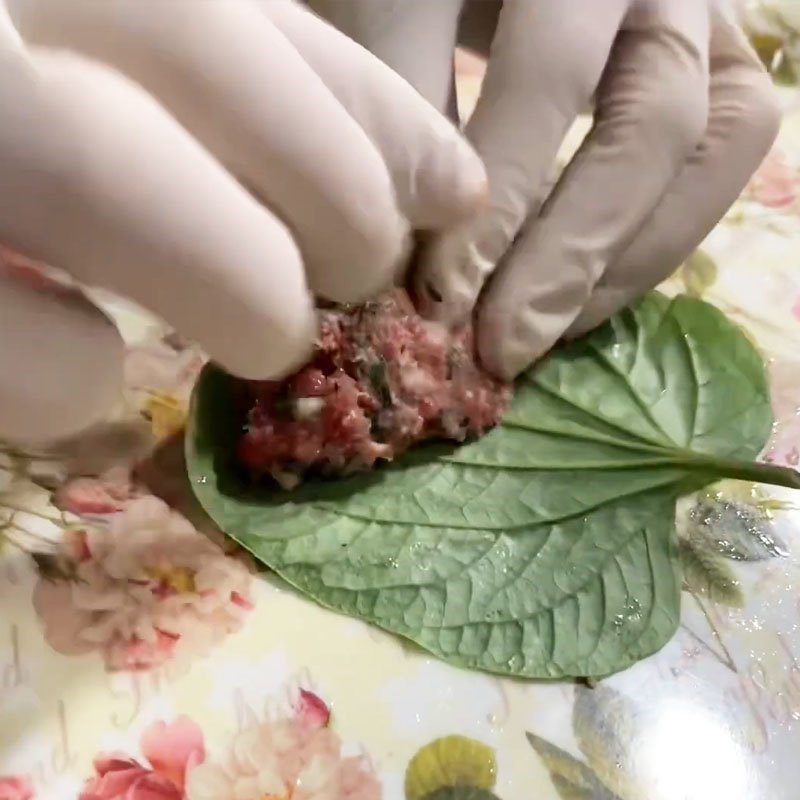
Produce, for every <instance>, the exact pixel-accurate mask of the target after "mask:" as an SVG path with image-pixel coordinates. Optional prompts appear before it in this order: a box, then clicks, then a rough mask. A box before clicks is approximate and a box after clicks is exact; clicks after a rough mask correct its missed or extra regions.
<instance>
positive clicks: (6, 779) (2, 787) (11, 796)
mask: <svg viewBox="0 0 800 800" xmlns="http://www.w3.org/2000/svg"><path fill="white" fill-rule="evenodd" d="M0 800H33V787H32V786H31V784H30V781H29V780H28V779H27V778H26V777H24V776H22V775H0Z"/></svg>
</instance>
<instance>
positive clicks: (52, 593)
mask: <svg viewBox="0 0 800 800" xmlns="http://www.w3.org/2000/svg"><path fill="white" fill-rule="evenodd" d="M58 561H59V563H60V564H61V565H62V573H63V577H60V578H57V579H56V580H52V579H48V578H45V577H40V579H39V581H38V583H37V585H36V588H35V590H34V596H33V601H34V607H35V609H36V611H37V614H38V615H39V617H40V619H41V620H42V622H43V624H44V629H45V638H46V639H47V641H48V643H49V644H50V646H51V647H53V648H54V649H55V650H57V651H58V652H61V653H64V654H66V655H73V654H81V653H88V652H92V651H97V652H100V653H101V654H102V656H103V658H104V660H105V663H106V666H107V668H108V669H111V670H143V669H150V668H153V667H155V666H158V665H160V664H163V663H165V662H166V661H169V660H172V659H181V658H184V657H187V656H195V655H200V654H204V653H206V652H207V651H208V650H209V649H210V648H211V647H212V646H213V645H214V644H215V643H216V642H218V641H220V640H221V639H223V638H224V637H225V636H227V635H228V634H230V633H232V632H234V631H236V630H238V628H239V627H241V625H242V623H243V621H244V618H245V617H246V615H247V613H248V611H249V610H250V609H251V608H252V604H251V602H250V592H251V583H252V576H251V574H250V573H249V572H248V571H247V569H246V568H245V567H244V566H243V565H242V564H241V562H240V561H238V560H237V559H235V558H231V557H228V556H226V555H225V553H223V552H222V550H221V549H220V548H219V547H217V546H216V545H215V544H214V543H213V542H211V541H209V540H208V539H207V538H206V537H204V536H203V535H202V534H200V533H198V532H197V531H196V530H195V528H194V527H193V526H192V525H191V523H189V522H188V520H186V519H185V518H184V517H182V516H181V515H180V514H178V513H176V512H175V511H173V510H172V509H170V508H169V506H167V505H166V504H165V503H163V502H162V501H161V500H159V499H157V498H155V497H152V496H145V497H140V498H137V499H135V500H132V501H130V502H128V503H127V505H126V506H125V509H124V511H122V512H120V513H118V514H114V515H112V516H110V517H109V518H108V523H107V525H97V526H86V527H85V528H82V529H73V530H68V531H67V532H66V534H65V536H64V538H63V541H62V543H61V550H60V552H59V554H58Z"/></svg>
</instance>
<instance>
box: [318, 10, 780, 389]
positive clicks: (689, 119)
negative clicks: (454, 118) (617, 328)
mask: <svg viewBox="0 0 800 800" xmlns="http://www.w3.org/2000/svg"><path fill="white" fill-rule="evenodd" d="M310 4H311V5H312V6H313V7H314V8H315V9H316V10H318V11H319V13H321V14H322V15H324V16H326V17H327V18H329V19H330V20H331V21H332V22H334V24H336V25H337V26H338V27H340V28H341V29H342V30H343V31H344V32H345V33H347V34H348V35H350V36H352V37H353V38H355V39H356V40H358V41H360V42H361V43H363V44H364V45H365V46H366V47H368V48H369V49H371V50H372V51H373V52H374V53H375V54H376V55H378V56H380V57H381V58H383V59H384V60H385V61H386V62H387V63H388V64H389V65H390V66H391V67H392V68H393V69H395V70H396V71H398V72H399V73H400V74H401V75H404V76H405V77H407V78H408V79H409V81H410V82H411V83H412V84H413V85H415V86H416V87H417V88H418V89H419V90H420V91H421V92H422V93H423V94H424V95H425V96H427V97H428V98H429V99H430V100H431V101H432V102H433V103H435V104H436V105H437V106H438V107H439V108H441V109H445V108H451V109H452V108H453V107H454V103H453V102H452V97H451V89H452V86H453V80H452V52H453V47H454V45H455V43H456V42H457V40H459V39H460V41H461V42H463V43H464V44H465V45H468V46H471V47H473V48H475V49H478V50H482V51H484V52H487V51H488V52H489V62H488V68H487V73H486V77H485V81H484V84H483V90H482V93H481V96H480V99H479V101H478V104H477V107H476V109H475V112H474V115H473V116H472V118H471V119H470V121H469V123H468V125H467V128H466V132H467V136H468V138H469V140H470V141H471V142H472V144H473V145H474V146H475V148H476V149H477V151H478V153H479V154H480V155H481V156H482V158H483V159H484V163H485V165H486V168H487V172H488V175H489V188H490V202H489V205H488V207H487V208H486V210H485V212H484V213H481V214H480V215H479V216H478V217H477V218H476V219H474V220H472V221H469V222H468V223H466V224H464V225H461V226H460V227H459V228H458V229H457V230H454V231H451V232H447V233H443V234H441V235H438V236H435V237H434V238H433V240H432V241H431V243H430V245H429V246H428V247H427V249H426V251H424V252H423V253H422V255H421V260H420V265H419V270H418V280H417V284H418V285H417V288H418V292H419V294H420V295H421V296H422V297H423V298H427V299H426V301H425V306H427V310H428V313H430V314H432V315H434V316H436V317H439V318H441V319H443V320H446V321H450V322H455V321H458V320H461V319H464V318H465V317H466V316H467V315H468V314H470V313H471V312H472V310H473V307H474V305H475V304H476V302H477V299H478V295H479V293H481V292H482V290H484V288H485V291H483V294H482V296H481V299H480V304H479V307H478V313H477V319H478V341H479V348H480V352H481V356H482V358H483V361H484V363H485V364H486V365H487V366H488V367H489V368H490V369H492V370H493V371H495V372H497V373H498V374H501V375H505V376H508V377H510V376H512V375H514V374H516V373H517V372H519V371H520V370H522V369H524V368H525V367H526V366H528V365H529V364H530V363H531V362H532V361H533V360H535V359H536V358H537V357H539V356H540V355H542V354H543V353H544V352H545V351H547V350H548V349H549V348H550V347H551V346H552V345H553V344H554V343H555V342H556V340H557V339H559V337H561V336H564V335H566V336H567V337H571V336H575V335H578V334H581V333H584V332H586V331H588V330H589V329H591V328H593V327H595V326H596V325H598V324H599V323H600V322H602V321H603V320H604V319H605V318H607V317H608V316H610V315H611V314H612V313H614V312H615V311H617V310H618V309H620V308H621V307H623V306H625V305H627V304H628V303H630V302H631V301H632V300H634V299H635V298H636V297H637V296H639V295H641V294H642V293H644V292H645V291H646V290H648V289H649V288H651V287H652V286H655V285H656V284H658V283H659V282H660V281H661V280H662V279H664V278H665V277H667V276H668V275H669V274H670V273H671V271H672V270H673V269H675V268H676V267H677V266H679V265H680V264H681V263H682V261H683V260H684V259H685V258H686V257H687V256H688V255H689V254H690V253H691V252H692V250H693V249H694V248H695V247H696V246H697V244H698V243H699V242H700V241H701V240H702V239H703V238H704V237H705V236H706V234H707V233H708V232H709V231H710V230H711V228H713V227H714V225H715V224H716V223H717V221H718V220H719V219H720V218H721V217H722V215H723V214H724V213H725V211H726V210H727V209H728V208H729V206H730V205H731V204H732V203H733V201H734V200H735V199H736V197H737V195H738V193H739V192H740V191H741V189H742V188H743V186H744V185H745V183H746V182H747V180H748V178H749V177H750V175H751V173H752V172H753V171H754V170H755V169H756V167H757V166H758V164H759V163H760V161H761V159H762V158H763V156H764V155H765V154H766V152H767V151H768V149H769V147H770V145H771V144H772V142H773V140H774V138H775V135H776V133H777V129H778V125H779V110H778V107H777V104H776V99H775V97H774V95H773V90H772V87H771V85H770V82H769V80H768V77H767V75H766V74H765V72H764V71H763V70H762V68H761V65H760V63H759V62H758V59H757V57H756V56H755V54H754V53H753V52H752V50H751V49H750V47H749V45H748V43H747V41H746V40H745V38H744V35H743V34H742V32H741V31H740V30H739V28H738V27H737V26H736V24H735V21H734V20H733V19H732V18H731V15H729V14H728V13H726V9H724V8H723V7H722V6H721V0H602V1H599V0H507V2H505V3H502V4H501V3H499V2H496V1H495V0H471V1H470V0H468V1H467V3H466V5H465V8H464V13H463V16H462V18H461V20H460V24H459V14H460V12H461V10H462V5H464V3H463V0H436V2H431V0H400V1H399V2H398V0H310ZM489 45H491V50H489ZM592 100H594V103H595V113H594V125H593V128H592V131H591V133H590V134H589V136H588V137H587V138H586V140H585V141H584V142H583V145H582V146H581V148H580V150H579V152H578V153H577V155H576V156H575V157H574V158H573V159H572V161H571V163H570V164H569V165H568V167H567V169H566V170H565V172H564V173H563V174H562V176H561V177H560V179H559V180H558V181H557V183H556V185H555V187H554V189H553V190H552V191H549V187H550V185H551V184H552V179H553V164H554V160H555V157H556V153H557V151H558V149H559V147H560V145H561V143H562V140H563V139H564V136H565V133H566V132H567V130H568V128H569V127H570V125H571V124H572V122H573V121H574V119H575V118H576V116H577V115H578V114H579V113H581V112H583V111H584V110H586V109H587V108H589V107H590V104H591V102H592ZM548 192H549V193H548ZM490 276H491V281H488V283H487V279H488V278H489V277H490ZM485 283H487V285H486V287H484V284H485Z"/></svg>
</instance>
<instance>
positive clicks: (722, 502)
mask: <svg viewBox="0 0 800 800" xmlns="http://www.w3.org/2000/svg"><path fill="white" fill-rule="evenodd" d="M767 502H768V501H763V500H762V501H761V502H760V503H759V502H758V501H755V502H753V501H752V500H750V501H748V502H743V501H740V500H738V499H734V498H731V499H729V498H727V497H725V496H723V495H721V494H719V493H718V494H715V495H706V496H704V497H700V498H698V500H697V502H696V504H695V505H694V507H693V508H692V509H691V511H690V512H689V519H688V524H687V532H686V536H687V538H688V539H689V541H701V542H703V543H704V544H705V545H706V546H707V547H708V548H710V549H713V550H716V551H717V552H718V553H719V554H720V555H722V556H724V557H725V558H729V559H731V560H733V561H764V560H766V559H769V558H781V557H785V556H786V555H788V550H787V547H786V545H785V544H784V543H783V542H782V541H781V539H780V537H779V536H778V534H777V533H776V532H775V530H774V524H773V520H772V517H771V514H770V509H769V508H768V507H765V504H766V503H767Z"/></svg>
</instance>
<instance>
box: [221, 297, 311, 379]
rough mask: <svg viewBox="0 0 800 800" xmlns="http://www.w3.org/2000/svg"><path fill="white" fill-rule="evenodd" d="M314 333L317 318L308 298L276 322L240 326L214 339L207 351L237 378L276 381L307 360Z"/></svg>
mask: <svg viewBox="0 0 800 800" xmlns="http://www.w3.org/2000/svg"><path fill="white" fill-rule="evenodd" d="M248 328H249V329H248ZM316 335H317V317H316V313H315V311H314V308H313V305H312V303H311V301H310V299H309V301H308V303H307V304H304V305H303V306H302V307H299V308H297V309H295V310H294V313H292V314H291V315H283V318H282V320H280V321H276V320H274V319H273V320H263V321H262V323H261V324H258V323H256V324H255V325H251V326H242V327H241V328H239V329H238V330H237V331H235V332H232V334H231V335H230V336H228V337H224V338H223V339H221V340H219V341H217V342H215V343H214V345H213V346H212V347H209V348H208V352H209V355H210V356H211V358H212V359H213V360H214V361H216V362H217V363H219V364H220V366H222V367H223V368H224V369H225V370H226V371H228V372H230V373H231V374H232V375H235V376H236V377H238V378H243V379H246V380H278V379H280V378H283V377H285V376H286V375H290V374H291V373H292V372H295V371H296V370H297V369H298V368H299V367H302V366H303V365H304V364H305V363H307V361H308V360H309V358H310V356H311V352H312V349H313V346H314V340H315V338H316Z"/></svg>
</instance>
